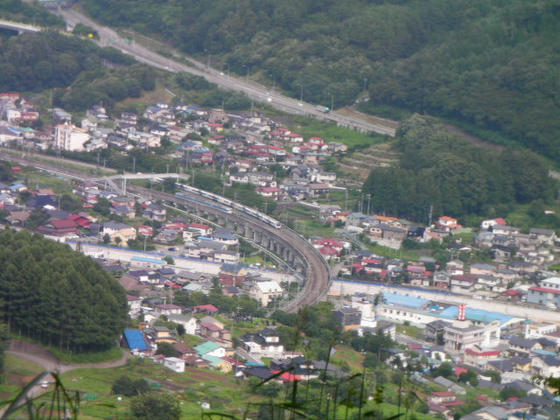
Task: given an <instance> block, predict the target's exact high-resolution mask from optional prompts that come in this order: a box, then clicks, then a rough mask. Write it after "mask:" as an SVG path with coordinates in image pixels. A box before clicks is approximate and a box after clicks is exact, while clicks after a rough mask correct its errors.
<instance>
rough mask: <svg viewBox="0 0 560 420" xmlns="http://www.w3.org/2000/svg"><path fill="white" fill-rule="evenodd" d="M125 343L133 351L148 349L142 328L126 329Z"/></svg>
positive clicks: (124, 334)
mask: <svg viewBox="0 0 560 420" xmlns="http://www.w3.org/2000/svg"><path fill="white" fill-rule="evenodd" d="M123 343H124V344H125V345H126V346H127V347H128V348H129V349H130V351H131V352H133V353H138V352H144V351H147V350H148V344H146V340H145V339H144V335H143V334H142V332H141V331H140V330H133V329H127V330H124V333H123Z"/></svg>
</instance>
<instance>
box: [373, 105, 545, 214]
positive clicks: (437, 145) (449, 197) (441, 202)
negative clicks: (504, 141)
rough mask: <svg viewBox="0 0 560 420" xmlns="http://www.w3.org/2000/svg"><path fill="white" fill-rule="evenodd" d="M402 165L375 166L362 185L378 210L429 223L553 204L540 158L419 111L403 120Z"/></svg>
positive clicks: (400, 138) (400, 132)
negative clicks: (481, 141)
mask: <svg viewBox="0 0 560 420" xmlns="http://www.w3.org/2000/svg"><path fill="white" fill-rule="evenodd" d="M396 147H397V148H398V150H399V151H400V152H402V158H401V163H400V166H399V167H390V168H375V169H373V170H372V171H371V173H370V175H369V177H368V179H367V180H366V182H365V183H364V187H363V190H364V192H365V193H368V194H371V195H372V202H373V206H372V209H373V211H375V212H381V213H387V214H391V215H398V216H399V217H405V218H408V219H410V220H415V221H418V222H422V223H427V222H428V217H429V213H430V208H432V214H433V216H434V217H437V216H440V215H443V214H447V215H453V216H455V217H465V216H469V215H478V216H482V215H484V216H489V217H497V216H500V215H504V214H507V213H508V212H509V211H510V210H511V209H512V207H513V206H514V205H516V204H527V203H532V202H534V201H535V200H538V202H540V203H541V205H542V203H543V202H549V201H550V200H552V199H554V198H555V189H554V185H553V181H552V180H551V179H550V178H549V177H548V169H547V166H546V164H545V162H544V159H542V158H541V157H540V156H538V155H537V154H535V153H532V152H530V151H526V150H524V151H516V150H512V149H511V148H508V149H505V150H504V151H502V152H498V151H491V150H489V149H488V148H484V147H480V146H477V145H475V144H473V143H472V142H470V141H468V140H466V139H465V138H463V137H460V136H458V135H455V134H452V133H450V132H449V130H447V129H446V128H445V127H443V126H442V125H440V124H439V123H437V122H435V121H434V120H433V119H431V118H428V117H423V116H420V115H418V114H416V115H414V116H412V117H411V118H409V119H408V120H406V121H403V122H402V123H401V126H400V128H399V130H398V132H397V145H396Z"/></svg>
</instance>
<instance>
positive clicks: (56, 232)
mask: <svg viewBox="0 0 560 420" xmlns="http://www.w3.org/2000/svg"><path fill="white" fill-rule="evenodd" d="M37 230H38V231H39V232H41V233H42V234H43V235H50V236H68V235H76V234H77V233H78V228H77V226H76V223H74V221H73V220H68V219H65V220H51V221H49V222H47V223H45V224H44V225H43V226H39V228H38V229H37Z"/></svg>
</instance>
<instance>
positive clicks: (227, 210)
mask: <svg viewBox="0 0 560 420" xmlns="http://www.w3.org/2000/svg"><path fill="white" fill-rule="evenodd" d="M175 197H177V198H180V199H181V200H185V201H190V202H193V203H197V204H200V205H201V206H206V207H211V208H213V209H216V210H220V211H222V212H224V213H227V214H231V213H233V210H232V209H231V208H230V207H226V206H221V205H219V204H214V203H208V202H206V201H202V200H198V199H196V198H193V197H190V196H188V195H185V194H182V193H175Z"/></svg>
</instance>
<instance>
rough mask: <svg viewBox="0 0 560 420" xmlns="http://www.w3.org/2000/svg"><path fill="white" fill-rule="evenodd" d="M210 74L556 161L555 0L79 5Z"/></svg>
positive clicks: (182, 0) (163, 0)
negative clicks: (436, 122)
mask: <svg viewBox="0 0 560 420" xmlns="http://www.w3.org/2000/svg"><path fill="white" fill-rule="evenodd" d="M81 2H82V3H83V4H84V6H85V7H86V10H87V11H88V12H89V13H90V14H91V15H93V16H94V17H96V18H98V19H100V20H102V21H104V22H106V23H108V24H111V25H115V26H122V27H128V26H131V27H133V28H135V29H137V30H139V31H141V32H143V33H157V34H160V35H161V36H162V37H164V38H166V39H168V40H170V41H171V42H173V43H174V44H175V45H176V46H178V47H180V48H182V49H183V50H184V51H186V52H188V53H191V54H200V55H211V56H212V59H213V62H214V63H215V65H216V66H222V67H223V69H224V70H227V69H230V70H233V71H236V72H237V73H239V74H243V75H245V74H247V73H251V74H254V73H256V72H259V73H260V75H261V76H262V77H264V78H267V79H268V80H269V82H270V83H271V84H272V83H276V84H280V85H281V86H282V87H283V88H285V89H287V90H289V91H291V93H292V94H293V95H294V96H300V95H303V98H304V100H308V101H311V102H316V103H322V104H326V105H329V104H330V103H331V99H332V100H333V101H334V105H335V107H337V106H341V105H343V104H349V103H352V102H353V101H354V100H355V99H356V97H358V96H359V94H360V93H361V92H362V91H363V89H364V87H366V88H367V89H368V90H369V94H370V97H371V102H372V103H375V104H385V105H391V106H397V107H406V108H409V109H411V110H414V111H416V112H429V113H433V114H438V115H444V116H447V117H451V118H455V119H462V120H464V121H468V122H469V123H475V124H478V125H479V126H482V127H488V128H492V129H496V130H500V131H502V132H504V133H506V134H507V135H509V136H512V137H514V138H516V139H518V140H519V141H520V142H522V143H524V144H526V145H528V146H530V147H531V148H533V150H535V151H538V152H540V153H542V154H545V155H549V156H551V157H553V158H554V159H555V160H556V161H560V147H558V146H559V145H560V140H559V139H560V123H559V122H558V118H557V117H556V116H557V115H558V112H559V111H560V102H559V98H560V81H559V76H558V75H559V74H560V72H559V61H560V51H559V50H558V48H557V47H558V45H560V4H559V3H558V1H557V0H474V1H473V0H347V1H335V0H215V1H212V2H200V1H198V0H159V1H153V0H81Z"/></svg>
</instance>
